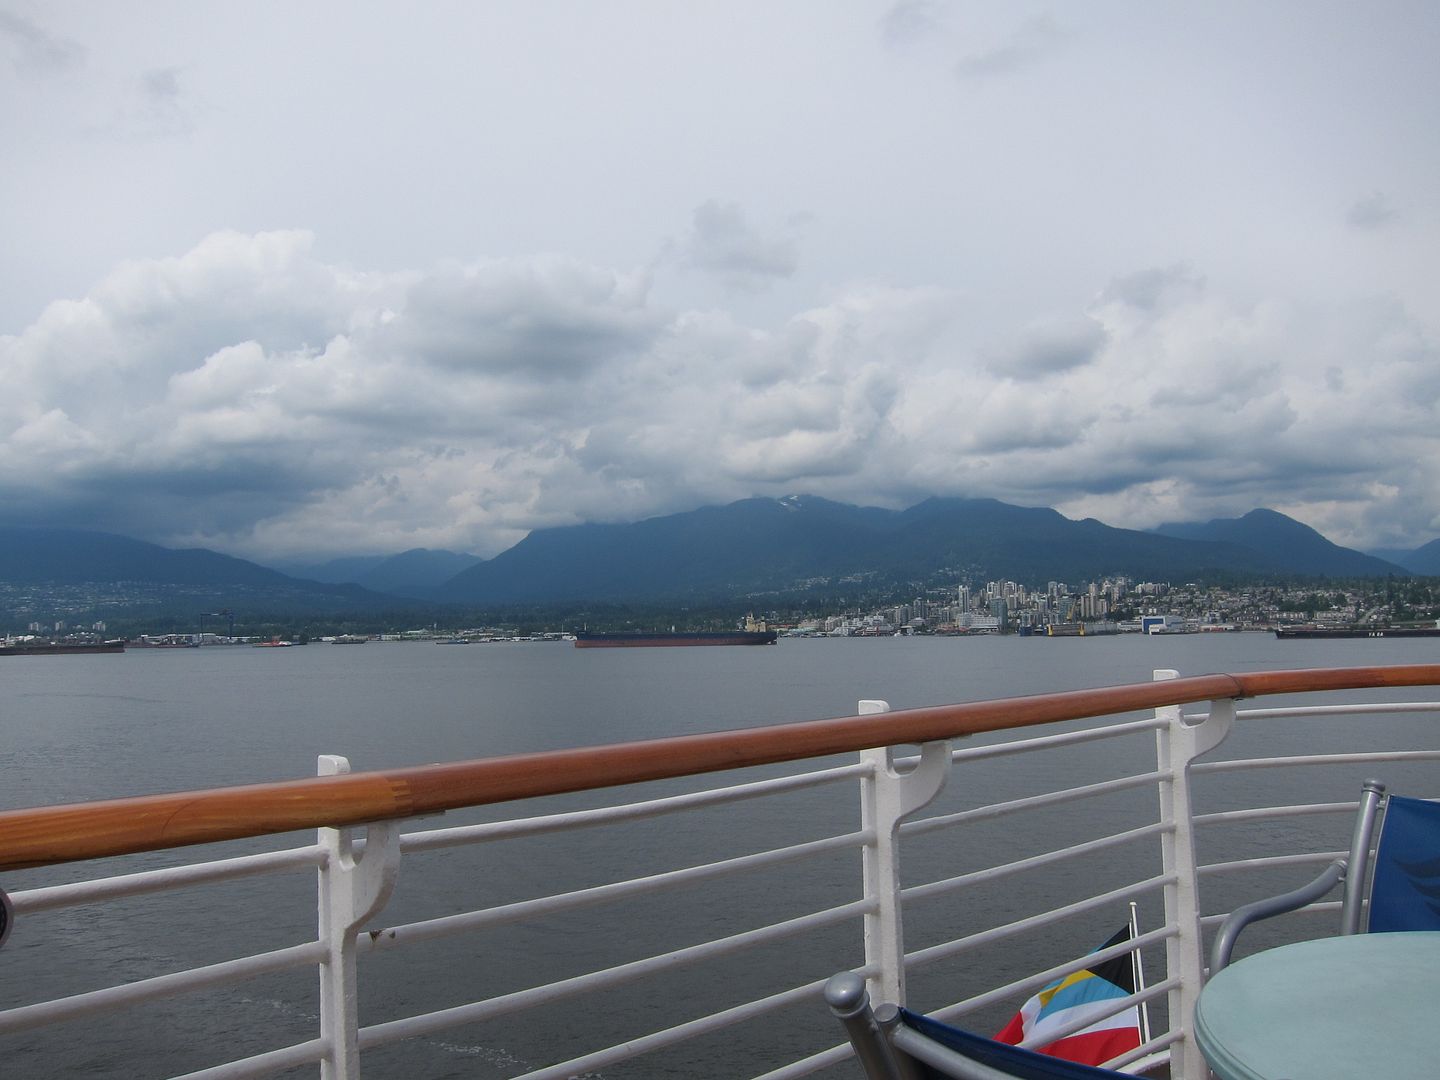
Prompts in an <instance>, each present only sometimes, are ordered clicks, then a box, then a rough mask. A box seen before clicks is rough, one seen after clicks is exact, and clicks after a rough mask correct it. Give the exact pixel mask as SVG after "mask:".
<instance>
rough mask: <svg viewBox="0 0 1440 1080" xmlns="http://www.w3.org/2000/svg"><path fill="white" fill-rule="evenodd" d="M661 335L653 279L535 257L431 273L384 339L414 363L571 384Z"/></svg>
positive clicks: (388, 327)
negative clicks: (652, 302)
mask: <svg viewBox="0 0 1440 1080" xmlns="http://www.w3.org/2000/svg"><path fill="white" fill-rule="evenodd" d="M658 329H659V325H658V323H657V320H656V316H655V314H654V313H653V312H651V311H649V310H648V309H647V307H646V303H645V285H644V282H643V280H641V279H638V278H634V277H628V278H627V277H625V276H622V275H619V274H615V273H613V272H609V271H601V270H596V269H594V268H591V267H586V266H582V265H581V264H579V263H574V262H570V261H568V260H532V261H530V262H520V261H516V262H514V263H493V264H485V265H482V266H479V267H475V268H470V269H451V270H448V271H443V272H440V273H436V274H431V275H427V276H426V277H425V278H424V279H422V280H421V281H419V282H417V283H416V284H415V285H414V286H412V287H411V288H410V290H409V292H408V295H407V296H406V300H405V306H404V311H403V313H402V314H400V315H399V316H398V317H397V318H395V319H394V320H393V321H391V322H389V323H388V324H386V325H385V326H384V328H383V329H382V330H381V331H380V333H379V339H380V340H381V341H382V342H384V343H385V345H386V346H387V347H388V348H389V349H390V350H392V351H393V352H394V353H395V354H396V355H399V356H404V357H407V358H409V359H413V360H419V361H424V362H427V363H431V364H438V365H442V366H445V367H450V368H456V369H464V370H468V371H473V372H489V373H493V374H500V375H520V376H525V377H527V378H534V379H540V380H551V379H560V380H563V379H573V378H576V377H579V376H582V375H584V374H585V373H587V372H589V371H591V370H593V369H594V368H596V367H598V366H600V365H603V364H605V363H607V362H609V361H611V360H614V359H616V358H617V357H622V356H626V355H630V354H633V353H636V352H638V351H641V350H643V349H644V348H645V347H646V346H647V345H648V344H649V342H650V341H651V340H652V339H653V337H654V335H655V334H656V333H657V332H658Z"/></svg>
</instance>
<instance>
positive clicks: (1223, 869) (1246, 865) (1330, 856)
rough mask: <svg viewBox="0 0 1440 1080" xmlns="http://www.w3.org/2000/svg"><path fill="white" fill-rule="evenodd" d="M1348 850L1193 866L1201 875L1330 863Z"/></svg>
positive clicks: (1309, 852)
mask: <svg viewBox="0 0 1440 1080" xmlns="http://www.w3.org/2000/svg"><path fill="white" fill-rule="evenodd" d="M1349 854H1350V853H1349V852H1348V851H1306V852H1302V853H1301V854H1298V855H1267V856H1265V857H1264V858H1259V859H1233V860H1231V861H1230V862H1220V863H1204V864H1202V865H1200V866H1197V867H1196V868H1195V872H1196V874H1198V875H1200V876H1201V877H1205V876H1211V875H1216V874H1233V873H1237V872H1239V871H1241V870H1272V869H1275V868H1277V867H1285V866H1310V865H1312V864H1316V863H1332V862H1334V861H1335V860H1336V859H1343V858H1346V857H1347V856H1348V855H1349Z"/></svg>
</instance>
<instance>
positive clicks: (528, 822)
mask: <svg viewBox="0 0 1440 1080" xmlns="http://www.w3.org/2000/svg"><path fill="white" fill-rule="evenodd" d="M874 771H875V767H874V766H873V765H870V764H855V765H843V766H840V767H839V768H835V769H822V770H819V771H817V772H813V773H800V774H797V775H795V776H781V777H776V778H774V779H772V780H759V781H756V782H755V783H753V784H736V785H735V786H733V787H726V788H711V789H710V790H708V791H693V792H689V793H687V794H684V795H670V796H667V797H665V798H663V799H648V800H646V801H644V802H634V803H625V804H623V805H621V806H602V807H596V808H594V809H592V810H573V811H570V812H568V813H564V814H545V815H543V816H541V817H533V818H515V819H512V820H509V821H492V822H485V823H483V824H480V825H457V826H455V827H454V828H449V829H432V830H429V831H426V832H415V833H406V834H405V835H404V836H402V837H401V838H400V850H401V851H404V852H410V851H430V850H432V849H435V848H445V847H456V846H458V845H461V844H482V843H489V842H491V841H496V840H514V839H517V838H519V837H522V836H539V835H542V834H546V833H552V832H561V831H564V830H569V829H577V828H588V827H591V826H598V825H613V824H616V823H617V822H621V821H633V820H639V819H644V818H651V817H658V816H660V815H661V814H670V813H676V812H679V811H682V810H695V809H698V808H701V807H707V806H718V805H722V804H725V803H731V802H739V801H741V800H743V799H755V798H760V797H763V796H766V795H779V794H786V793H788V792H791V791H800V790H804V789H806V788H812V787H819V786H821V785H822V784H831V783H835V782H837V781H840V780H851V779H854V778H855V777H858V776H867V775H869V774H871V773H873V772H874Z"/></svg>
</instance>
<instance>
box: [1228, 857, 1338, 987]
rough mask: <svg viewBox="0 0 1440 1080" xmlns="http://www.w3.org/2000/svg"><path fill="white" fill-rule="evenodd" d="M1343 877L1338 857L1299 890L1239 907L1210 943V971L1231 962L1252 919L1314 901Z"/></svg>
mask: <svg viewBox="0 0 1440 1080" xmlns="http://www.w3.org/2000/svg"><path fill="white" fill-rule="evenodd" d="M1344 880H1345V860H1344V859H1336V860H1335V861H1334V862H1332V863H1331V864H1330V865H1329V866H1327V867H1326V868H1325V869H1324V871H1323V872H1322V873H1321V874H1320V876H1319V877H1317V878H1316V879H1315V880H1314V881H1312V882H1310V884H1308V885H1302V886H1301V887H1300V888H1298V889H1294V890H1292V891H1290V892H1287V893H1282V894H1280V895H1279V896H1271V897H1268V898H1266V899H1264V900H1256V901H1255V902H1254V903H1250V904H1245V905H1244V906H1242V907H1238V908H1236V909H1235V910H1234V911H1232V912H1231V913H1230V914H1229V916H1228V917H1227V918H1226V919H1225V921H1224V922H1223V923H1221V924H1220V930H1219V931H1218V932H1217V933H1216V935H1215V940H1214V942H1212V943H1211V946H1210V974H1211V975H1214V974H1215V973H1216V972H1218V971H1220V970H1222V969H1223V968H1224V967H1226V966H1227V965H1228V964H1229V963H1230V954H1231V953H1232V952H1233V951H1234V950H1235V940H1236V938H1238V937H1239V936H1240V931H1241V930H1244V929H1245V927H1247V926H1249V925H1250V924H1251V923H1252V922H1259V921H1260V920H1261V919H1268V918H1271V917H1272V916H1274V915H1283V914H1285V912H1287V911H1294V910H1296V909H1297V908H1302V907H1304V906H1305V905H1306V904H1312V903H1314V902H1315V901H1316V900H1319V899H1320V897H1322V896H1324V895H1325V894H1326V893H1328V892H1329V891H1330V890H1331V889H1333V888H1334V887H1335V886H1336V885H1338V884H1340V882H1342V881H1344Z"/></svg>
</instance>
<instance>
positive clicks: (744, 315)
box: [0, 0, 1440, 563]
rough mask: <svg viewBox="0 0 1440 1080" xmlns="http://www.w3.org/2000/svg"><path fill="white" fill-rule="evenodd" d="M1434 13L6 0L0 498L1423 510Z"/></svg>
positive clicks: (452, 532)
mask: <svg viewBox="0 0 1440 1080" xmlns="http://www.w3.org/2000/svg"><path fill="white" fill-rule="evenodd" d="M1437 32H1440V10H1437V9H1434V8H1433V7H1432V6H1430V5H1425V4H1418V3H1403V2H1398V0H1394V2H1387V3H1381V4H1379V5H1373V6H1371V7H1367V8H1365V9H1364V10H1361V9H1355V8H1351V7H1347V6H1345V5H1338V4H1335V5H1331V4H1324V5H1313V4H1302V3H1293V2H1287V3H1278V4H1273V5H1266V6H1265V7H1264V8H1260V9H1256V8H1254V7H1253V6H1252V5H1243V4H1228V3H1227V4H1219V5H1211V6H1207V7H1206V8H1204V9H1157V8H1155V7H1153V6H1152V5H1144V4H1139V3H1098V4H1094V5H1087V6H1086V7H1085V8H1083V9H1079V8H1065V7H1055V8H1049V7H1046V6H1044V5H1025V6H1021V7H1015V6H1012V5H998V4H981V3H958V2H957V3H940V2H926V0H907V2H901V3H860V2H856V3H849V4H845V5H841V6H835V5H830V4H821V3H818V2H811V3H798V4H794V5H785V6H783V7H782V8H779V9H776V8H772V7H765V8H759V7H757V8H754V9H749V10H746V9H738V10H737V9H735V8H734V6H733V5H722V4H698V5H685V6H683V7H675V6H672V5H666V4H660V3H651V2H640V0H633V2H622V3H617V4H614V5H604V6H598V5H587V4H579V3H558V2H557V3H552V4H543V5H524V6H519V5H517V6H514V7H509V6H500V5H493V6H472V5H462V4H436V5H427V6H426V7H424V8H421V9H418V10H410V9H406V8H403V7H400V6H398V5H392V4H386V3H380V4H374V5H365V6H355V5H342V4H338V3H317V4H313V5H307V6H306V7H305V8H304V9H299V10H294V11H292V10H289V9H282V8H278V7H276V8H265V7H262V8H259V9H254V10H244V9H236V10H229V9H226V8H223V7H211V6H204V7H200V6H195V5H190V4H182V3H153V4H134V3H121V4H113V5H81V4H59V5H56V4H48V3H47V4H41V3H38V2H33V0H0V131H3V133H4V134H5V137H6V141H7V144H8V145H11V146H12V147H16V148H18V152H17V153H16V154H14V155H13V160H12V161H11V162H10V163H9V165H8V167H7V169H6V170H5V172H4V175H3V176H0V194H3V198H0V222H3V225H0V229H3V233H4V235H5V236H6V237H7V241H8V242H7V244H6V249H5V253H4V254H3V255H0V372H3V374H4V376H5V379H6V384H7V393H6V395H4V396H3V398H0V508H3V509H0V519H3V520H0V523H3V524H50V525H63V526H69V527H82V528H97V529H104V530H107V531H112V532H117V533H121V534H123V535H130V536H136V537H139V538H142V539H146V540H150V541H153V542H157V543H162V544H165V545H168V546H203V547H208V548H211V549H214V550H217V551H223V552H226V553H229V554H234V555H238V556H241V557H244V558H247V559H252V560H255V561H258V562H261V563H266V562H269V561H280V560H285V559H293V558H297V557H308V556H314V557H319V558H324V557H328V556H340V555H351V554H378V553H386V552H398V551H403V550H406V549H410V548H417V547H425V548H432V549H448V550H452V551H469V552H474V553H476V554H478V555H482V556H486V557H488V556H493V555H494V554H496V553H498V552H499V551H502V550H504V549H506V548H509V547H510V546H512V545H513V544H514V543H515V542H516V541H517V540H519V539H520V538H521V537H523V536H524V535H525V534H526V533H527V532H528V531H530V530H532V529H535V528H542V527H546V526H554V525H564V524H573V523H579V522H585V521H633V520H636V519H639V518H645V517H653V516H659V515H664V514H669V513H674V512H677V511H683V510H690V509H694V508H696V507H699V506H706V505H716V504H723V503H727V502H730V501H733V500H735V499H741V498H745V497H749V496H755V495H759V496H767V497H779V496H782V495H786V494H790V493H794V492H805V493H813V494H815V495H819V496H823V497H826V498H831V499H835V500H838V501H842V502H847V503H852V504H856V505H877V506H885V507H888V508H896V507H900V506H906V505H911V504H913V503H915V502H918V501H919V500H920V499H922V498H924V497H926V496H930V495H940V496H967V497H992V498H997V499H1000V500H1002V501H1005V502H1008V503H1012V504H1016V505H1023V506H1050V507H1054V508H1056V509H1058V510H1059V511H1060V512H1061V513H1063V514H1065V515H1066V516H1068V517H1072V518H1083V517H1095V518H1098V519H1100V520H1102V521H1104V522H1106V523H1107V524H1111V525H1115V526H1119V527H1128V528H1142V529H1143V528H1150V527H1153V526H1155V525H1158V524H1160V523H1162V522H1166V521H1204V520H1208V519H1210V518H1216V517H1234V516H1239V515H1240V514H1243V513H1245V512H1246V511H1248V510H1251V509H1254V508H1257V507H1266V508H1270V509H1274V510H1277V511H1280V512H1282V513H1285V514H1287V515H1289V516H1291V517H1293V518H1295V519H1297V520H1299V521H1302V522H1304V523H1305V524H1308V525H1310V526H1312V527H1314V528H1315V529H1317V530H1319V531H1321V532H1322V533H1323V534H1324V535H1325V536H1327V537H1329V538H1330V539H1332V540H1334V541H1335V542H1336V543H1338V544H1342V545H1344V546H1347V547H1351V548H1356V549H1359V550H1371V549H1376V548H1395V549H1413V548H1416V547H1419V546H1421V545H1422V544H1424V543H1426V542H1428V541H1430V540H1432V539H1435V538H1436V537H1437V536H1440V346H1437V341H1440V293H1437V289H1436V286H1435V284H1434V283H1435V282H1436V281H1437V280H1440V265H1437V263H1440V243H1437V241H1440V187H1437V185H1436V183H1435V180H1436V178H1437V176H1440V135H1437V126H1436V124H1435V123H1434V121H1435V119H1436V106H1435V104H1434V103H1435V101H1437V100H1440V72H1437V71H1436V69H1435V65H1434V64H1433V62H1432V58H1431V57H1430V55H1429V52H1430V50H1429V45H1428V43H1429V42H1430V41H1433V40H1434V38H1435V35H1436V33H1437Z"/></svg>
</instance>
